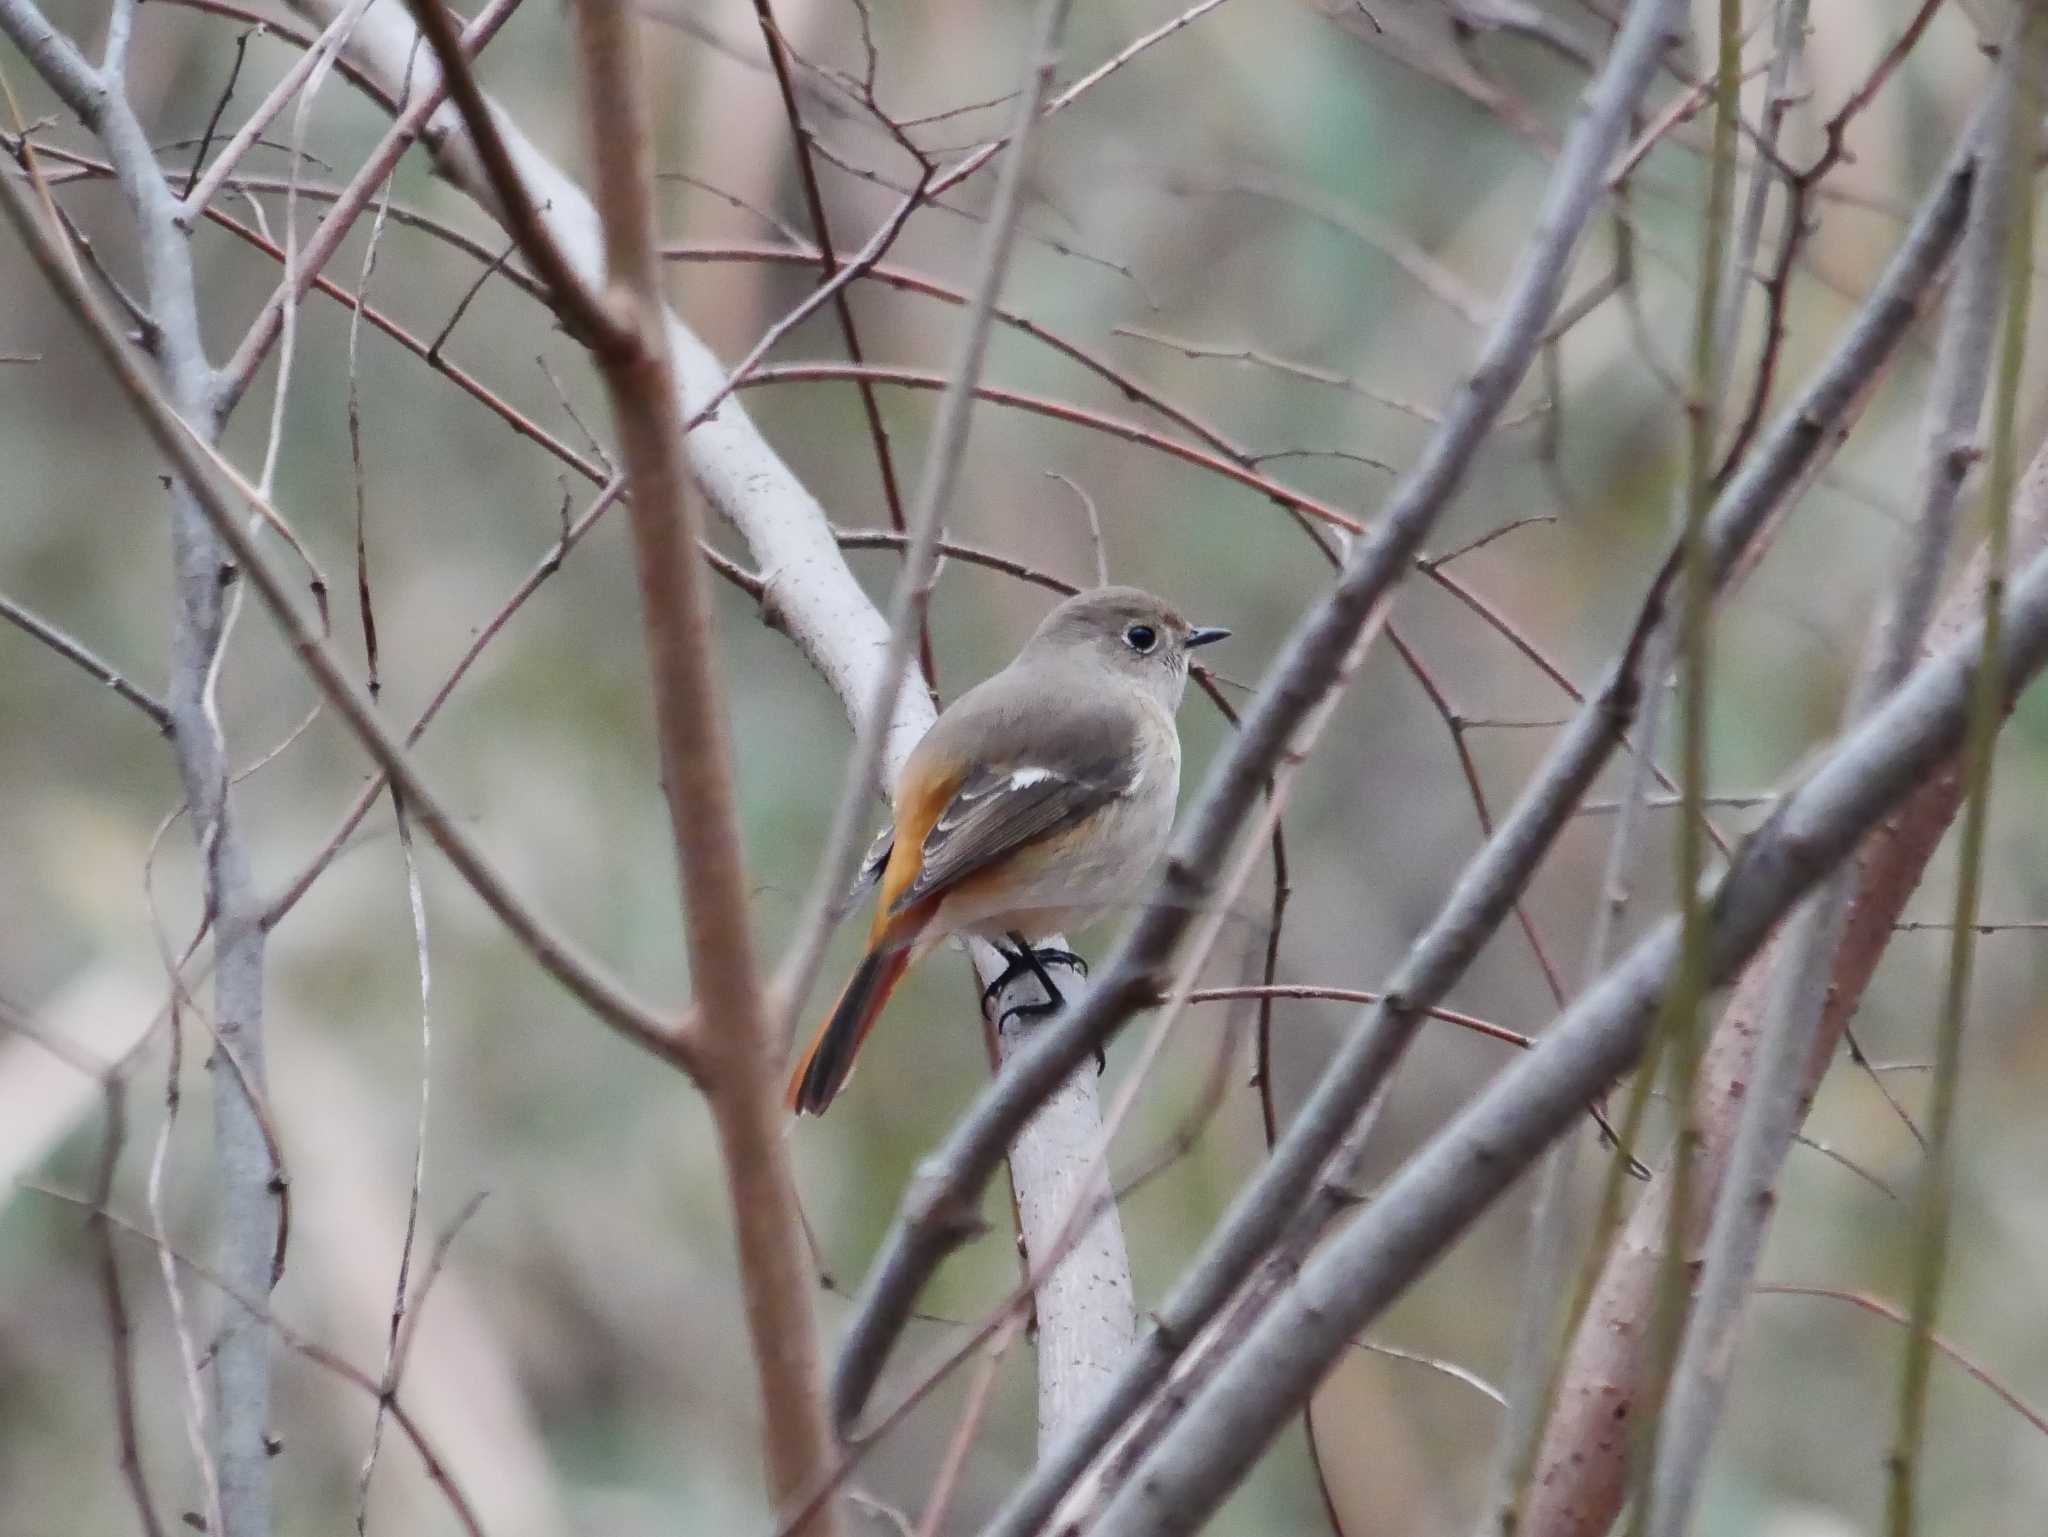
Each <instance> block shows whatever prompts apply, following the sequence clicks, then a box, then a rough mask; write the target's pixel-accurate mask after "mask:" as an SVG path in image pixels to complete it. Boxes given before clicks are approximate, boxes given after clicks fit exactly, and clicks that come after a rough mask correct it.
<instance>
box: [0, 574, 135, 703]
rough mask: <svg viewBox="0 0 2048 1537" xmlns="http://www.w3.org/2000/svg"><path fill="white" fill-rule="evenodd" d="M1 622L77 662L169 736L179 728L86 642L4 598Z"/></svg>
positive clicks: (1, 599) (0, 598) (0, 608)
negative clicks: (95, 653)
mask: <svg viewBox="0 0 2048 1537" xmlns="http://www.w3.org/2000/svg"><path fill="white" fill-rule="evenodd" d="M0 619H5V620H6V621H7V622H8V623H9V624H11V625H13V626H14V627H15V628H16V629H18V630H21V631H22V632H23V633H24V634H28V635H33V636H34V637H35V638H36V639H37V640H39V641H41V642H42V643H43V644H44V645H46V646H48V647H49V648H50V649H51V650H52V651H54V652H56V653H57V655H59V656H61V657H63V658H64V659H65V660H66V661H69V662H75V663H76V664H77V665H78V666H80V667H81V668H83V669H84V670H85V671H86V672H87V673H88V674H90V675H91V676H92V677H95V678H97V679H99V681H100V682H102V683H104V684H105V685H106V686H107V687H108V688H110V689H112V690H113V691H114V692H115V693H116V694H118V695H120V696H121V697H122V698H123V699H125V700H127V701H128V702H129V703H130V704H132V705H134V706H135V708H136V709H138V710H140V711H141V712H142V713H143V714H144V715H147V716H148V717H149V719H150V722H151V724H153V725H154V726H155V727H156V729H157V730H159V731H161V732H162V733H163V734H164V735H165V736H169V735H170V734H171V733H172V731H173V730H174V729H176V728H175V725H174V723H173V721H172V719H171V712H170V710H169V709H168V708H166V707H165V706H164V704H163V703H162V702H161V701H160V700H158V699H157V697H156V696H155V695H153V694H150V693H148V692H146V691H145V690H143V689H141V688H138V687H137V686H136V685H135V684H133V683H130V682H129V681H128V680H127V679H126V678H125V677H123V676H122V675H121V674H120V673H118V672H116V671H115V670H114V669H113V667H111V666H110V665H109V664H107V663H106V662H103V661H101V660H100V659H99V657H98V656H96V655H94V654H93V652H92V651H91V650H90V649H89V648H88V647H87V646H86V645H85V644H84V643H83V642H82V641H78V640H74V639H73V638H72V637H71V636H69V635H67V634H65V633H64V632H63V631H62V630H60V629H58V628H57V627H56V626H55V625H54V624H51V623H50V621H49V620H47V619H44V618H41V617H39V616H38V615H35V614H32V613H30V612H29V611H28V610H27V609H25V608H23V607H22V606H21V605H20V604H19V603H16V602H15V601H14V600H13V599H12V598H8V597H5V596H0Z"/></svg>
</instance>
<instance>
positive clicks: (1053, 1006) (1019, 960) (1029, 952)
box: [982, 929, 1109, 1073]
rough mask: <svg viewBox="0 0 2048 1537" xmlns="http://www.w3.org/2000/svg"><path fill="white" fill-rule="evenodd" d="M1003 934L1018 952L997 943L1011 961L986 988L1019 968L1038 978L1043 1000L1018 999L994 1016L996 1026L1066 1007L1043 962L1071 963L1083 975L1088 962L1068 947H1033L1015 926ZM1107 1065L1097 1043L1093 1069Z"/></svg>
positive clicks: (999, 983)
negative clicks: (1032, 1001) (1013, 953)
mask: <svg viewBox="0 0 2048 1537" xmlns="http://www.w3.org/2000/svg"><path fill="white" fill-rule="evenodd" d="M1003 937H1004V938H1005V939H1007V940H1009V942H1010V943H1011V944H1013V945H1015V946H1016V947H1017V953H1016V954H1015V955H1010V952H1008V951H1007V950H1004V949H1003V948H1002V946H1000V945H998V946H996V949H997V951H998V952H999V953H1001V954H1003V955H1004V956H1006V957H1008V958H1009V962H1010V964H1009V965H1008V966H1007V967H1006V968H1005V969H1004V971H1003V974H1002V976H1000V977H998V978H997V979H996V981H995V982H994V983H993V984H992V985H991V986H990V989H989V991H990V992H996V991H999V990H1000V989H1001V988H1002V987H1003V986H1005V985H1007V984H1008V983H1009V982H1010V981H1011V980H1012V979H1013V978H1014V977H1015V976H1016V975H1017V974H1018V973H1019V972H1020V971H1029V972H1030V973H1031V975H1032V976H1034V977H1035V978H1037V979H1038V985H1039V986H1040V987H1042V988H1044V989H1045V1001H1044V1002H1043V1003H1020V1004H1017V1005H1015V1006H1013V1007H1011V1008H1007V1009H1005V1010H1003V1012H1002V1014H1001V1015H999V1016H998V1017H997V1019H996V1028H997V1029H998V1030H1000V1029H1002V1027H1003V1023H1004V1021H1005V1020H1007V1019H1009V1017H1010V1016H1011V1015H1012V1014H1014V1015H1016V1016H1017V1017H1018V1018H1019V1019H1040V1018H1043V1017H1044V1016H1045V1015H1047V1014H1055V1013H1058V1012H1059V1011H1060V1010H1061V1009H1063V1008H1065V1007H1066V1003H1067V1000H1066V997H1065V995H1064V994H1062V993H1061V992H1060V990H1059V988H1058V987H1057V986H1056V985H1055V984H1054V982H1053V980H1052V976H1051V974H1050V973H1049V972H1047V971H1046V969H1045V967H1046V963H1047V962H1048V961H1050V962H1052V963H1053V964H1054V965H1059V966H1070V967H1072V968H1073V969H1074V970H1076V971H1078V972H1080V973H1081V975H1082V976H1084V977H1085V976H1087V975H1088V963H1087V962H1086V961H1084V960H1082V959H1081V957H1080V956H1078V955H1076V954H1074V952H1073V951H1071V950H1053V949H1045V950H1034V949H1033V948H1032V947H1031V946H1030V944H1029V943H1028V942H1026V940H1025V938H1024V936H1023V935H1022V934H1020V933H1018V932H1017V931H1016V930H1015V929H1012V930H1010V932H1009V933H1008V934H1006V935H1004V936H1003ZM982 996H983V1001H984V1003H985V1002H986V1001H987V997H988V994H986V993H985V994H983V995H982ZM1108 1066H1109V1057H1108V1055H1107V1054H1106V1053H1105V1052H1104V1051H1103V1049H1102V1048H1101V1047H1100V1046H1098V1047H1096V1048H1095V1071H1096V1072H1097V1073H1100V1072H1102V1070H1103V1069H1104V1068H1106V1067H1108Z"/></svg>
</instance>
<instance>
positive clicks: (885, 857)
mask: <svg viewBox="0 0 2048 1537" xmlns="http://www.w3.org/2000/svg"><path fill="white" fill-rule="evenodd" d="M895 852H896V824H895V823H894V822H891V823H889V824H887V825H886V826H885V827H883V829H882V830H881V831H880V832H878V833H876V834H875V841H874V842H873V843H870V844H869V845H868V851H867V852H866V853H865V854H863V855H861V856H860V869H859V870H857V871H855V872H854V877H853V885H852V886H850V887H849V888H848V889H847V892H846V900H847V901H849V902H851V901H853V900H855V899H856V898H857V897H859V896H860V894H861V892H862V891H864V890H866V889H867V888H868V887H870V886H873V885H876V884H877V883H879V882H880V880H881V879H882V872H883V871H884V870H886V869H888V868H889V856H890V855H891V854H893V853H895Z"/></svg>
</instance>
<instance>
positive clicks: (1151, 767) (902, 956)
mask: <svg viewBox="0 0 2048 1537" xmlns="http://www.w3.org/2000/svg"><path fill="white" fill-rule="evenodd" d="M1229 633H1230V632H1229V631H1228V630H1221V629H1215V628H1210V627H1198V626H1194V625H1190V624H1189V623H1188V622H1187V621H1186V620H1185V619H1183V618H1181V616H1180V615H1179V614H1177V613H1175V612H1174V611H1173V610H1172V609H1171V608H1169V607H1167V605H1166V604H1165V603H1163V602H1162V601H1160V600H1159V599H1158V598H1155V597H1153V596H1152V595H1151V594H1150V593H1148V592H1142V591H1140V590H1139V589H1137V588H1135V587H1099V588H1096V589H1095V590H1093V591H1091V592H1084V593H1080V594H1078V595H1077V596H1075V597H1072V598H1069V599H1067V601H1066V602H1064V603H1062V604H1061V605H1060V606H1059V607H1058V608H1056V609H1054V610H1053V611H1052V612H1051V613H1050V614H1048V615H1047V616H1046V618H1045V622H1044V623H1043V624H1041V625H1039V627H1038V629H1037V632H1036V633H1035V634H1033V635H1032V637H1031V639H1030V640H1029V641H1027V642H1025V645H1024V649H1023V650H1022V651H1020V652H1018V653H1017V658H1016V660H1015V661H1013V662H1011V663H1010V665H1009V666H1008V667H1005V668H1004V669H1003V670H1002V671H1001V672H999V673H997V674H996V675H995V676H994V677H992V678H990V679H988V680H987V681H986V682H984V683H981V684H979V685H977V686H976V687H974V688H971V689H969V690H968V691H967V692H966V693H964V694H962V695H961V696H960V697H959V698H958V699H956V700H954V701H953V703H952V704H951V705H950V706H949V707H948V708H947V709H946V710H945V711H944V712H943V713H942V714H941V715H940V716H939V718H938V719H937V720H936V721H935V722H933V724H932V729H931V730H930V731H928V732H926V733H925V736H924V740H923V741H921V742H919V743H918V744H917V747H916V748H915V749H914V750H913V751H912V752H911V754H910V757H909V758H908V760H906V761H905V763H904V765H903V772H902V774H901V775H899V776H898V778H897V781H896V793H895V797H894V799H895V816H894V820H893V825H892V826H891V827H890V829H889V830H888V831H887V832H885V833H884V834H883V837H882V838H881V839H880V840H878V842H877V845H876V847H875V849H874V851H873V852H872V853H871V854H870V855H869V858H868V862H867V865H866V867H865V868H866V875H867V877H868V878H874V877H877V876H879V882H880V892H879V894H878V896H877V897H876V901H875V918H874V923H873V925H872V926H871V927H870V928H869V930H868V948H867V954H866V955H865V956H863V957H862V959H861V963H860V966H859V968H858V969H857V970H856V971H855V972H854V974H853V980H852V981H850V982H849V983H847V985H846V991H845V992H843V993H841V994H840V996H839V1002H838V1004H837V1005H836V1006H835V1007H834V1008H833V1010H832V1014H831V1017H830V1018H829V1019H827V1020H826V1021H825V1023H824V1024H823V1025H822V1026H820V1027H819V1030H818V1033H817V1035H816V1036H815V1037H813V1038H812V1041H811V1044H810V1047H809V1049H808V1050H806V1051H805V1052H804V1054H803V1056H802V1058H801V1059H799V1060H798V1062H797V1064H796V1070H795V1072H794V1073H793V1074H792V1075H791V1077H790V1081H789V1093H788V1096H787V1102H788V1105H789V1108H790V1109H792V1110H794V1111H796V1112H797V1113H798V1114H800V1115H802V1114H809V1115H820V1114H823V1112H824V1110H825V1107H826V1106H827V1105H829V1104H831V1103H832V1097H833V1096H834V1095H835V1094H837V1093H838V1092H839V1090H840V1087H841V1086H842V1085H843V1084H844V1083H845V1082H846V1078H847V1074H848V1073H849V1072H851V1071H852V1068H853V1057H854V1053H855V1052H857V1051H859V1050H860V1047H861V1043H862V1042H863V1041H865V1040H866V1039H867V1035H868V1031H869V1030H871V1029H872V1028H873V1027H874V1023H875V1018H876V1016H877V1015H879V1014H880V1013H881V1011H882V1006H883V1004H885V1003H886V1002H887V1001H888V998H889V994H890V992H891V991H892V990H893V989H894V988H895V986H896V983H897V982H898V981H899V980H900V979H901V977H902V976H903V973H904V972H905V971H906V970H907V969H908V968H909V966H910V964H911V962H913V961H915V960H917V959H919V958H920V957H921V956H923V955H924V954H925V953H926V952H927V951H929V950H930V949H931V948H932V947H933V946H934V945H936V944H937V943H938V942H939V941H940V940H942V939H945V938H947V937H948V936H949V935H953V934H962V933H964V934H974V935H978V936H980V937H982V938H984V939H988V940H991V941H993V942H995V944H996V947H997V949H998V950H1001V951H1002V953H1003V955H1004V956H1005V958H1006V959H1007V960H1008V961H1009V963H1010V966H1009V970H1008V971H1006V972H1005V973H1004V975H1003V978H1002V979H1001V980H1002V981H1008V980H1009V979H1010V978H1012V977H1014V976H1017V975H1019V974H1020V973H1023V972H1027V971H1028V972H1030V973H1032V974H1033V975H1035V976H1036V977H1037V979H1038V981H1039V984H1040V985H1041V986H1042V987H1043V988H1044V989H1045V991H1046V996H1047V998H1048V1000H1050V1001H1049V1002H1048V1003H1047V1004H1045V1005H1042V1006H1041V1007H1044V1008H1056V1007H1058V1005H1059V1002H1060V995H1059V991H1058V989H1057V988H1055V987H1054V986H1053V985H1052V979H1051V978H1050V977H1049V976H1047V975H1046V972H1045V964H1046V962H1048V961H1055V962H1060V963H1064V964H1068V965H1076V966H1078V964H1079V961H1078V958H1077V957H1074V956H1071V955H1068V954H1067V953H1066V952H1065V951H1060V950H1034V949H1033V948H1032V947H1031V944H1030V938H1031V937H1038V936H1043V935H1046V934H1052V933H1057V932H1059V931H1060V930H1062V929H1064V928H1066V927H1068V925H1069V924H1070V923H1072V922H1073V921H1075V920H1077V919H1088V918H1093V917H1096V916H1099V915H1100V914H1101V913H1102V912H1103V911H1104V910H1106V909H1108V908H1111V907H1114V906H1116V905H1117V904H1119V903H1122V902H1125V901H1128V900H1129V899H1130V898H1132V897H1134V896H1136V895H1137V894H1138V892H1139V891H1140V890H1141V889H1142V887H1143V886H1144V883H1145V879H1146V877H1147V876H1148V875H1150V874H1151V872H1152V868H1153V866H1154V865H1155V864H1156V862H1157V861H1158V859H1159V856H1160V854H1161V853H1162V852H1163V851H1164V850H1165V847H1166V838H1167V833H1168V832H1169V831H1170V829H1171V828H1172V826H1173V812H1174V805H1175V802H1176V801H1177V800H1178V798H1179V795H1180V733H1179V730H1178V728H1177V727H1176V726H1175V724H1174V712H1175V711H1176V710H1178V709H1179V708H1180V700H1181V694H1182V692H1183V690H1185V689H1186V687H1187V681H1188V653H1189V652H1190V651H1191V650H1193V649H1194V648H1195V647H1197V646H1206V645H1208V644H1209V643H1210V642H1212V641H1218V640H1221V639H1223V638H1224V637H1225V636H1226V635H1228V634H1229ZM1004 941H1007V942H1008V947H1007V948H1005V946H1004V943H1003V942H1004ZM1000 985H1001V983H1000V982H999V983H998V984H997V986H998V987H999V986H1000ZM993 991H995V989H993V988H992V989H991V992H993Z"/></svg>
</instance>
